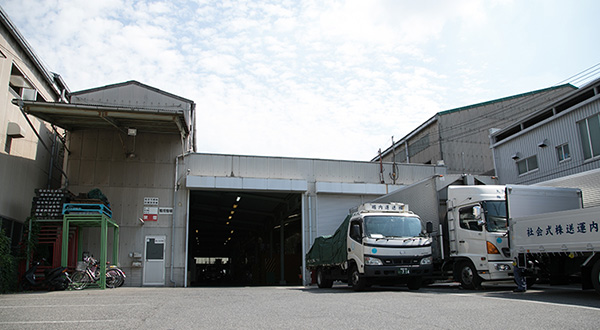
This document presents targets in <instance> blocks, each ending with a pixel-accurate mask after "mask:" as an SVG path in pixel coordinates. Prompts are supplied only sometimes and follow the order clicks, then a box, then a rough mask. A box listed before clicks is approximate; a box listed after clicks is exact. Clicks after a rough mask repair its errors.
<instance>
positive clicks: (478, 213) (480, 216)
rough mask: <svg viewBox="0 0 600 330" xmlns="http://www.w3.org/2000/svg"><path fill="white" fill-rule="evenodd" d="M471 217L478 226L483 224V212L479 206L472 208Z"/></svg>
mask: <svg viewBox="0 0 600 330" xmlns="http://www.w3.org/2000/svg"><path fill="white" fill-rule="evenodd" d="M473 217H474V218H475V219H476V220H477V225H478V226H483V225H484V224H485V219H484V218H483V210H482V209H481V206H479V205H477V206H473Z"/></svg>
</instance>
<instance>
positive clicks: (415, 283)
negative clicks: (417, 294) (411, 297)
mask: <svg viewBox="0 0 600 330" xmlns="http://www.w3.org/2000/svg"><path fill="white" fill-rule="evenodd" d="M422 283H423V280H422V279H421V278H420V277H413V278H409V279H408V282H407V283H406V286H408V289H409V290H419V289H420V288H421V285H422Z"/></svg>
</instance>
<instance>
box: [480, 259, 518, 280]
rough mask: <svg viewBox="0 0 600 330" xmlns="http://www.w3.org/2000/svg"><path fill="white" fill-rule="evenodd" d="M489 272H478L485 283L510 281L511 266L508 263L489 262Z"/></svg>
mask: <svg viewBox="0 0 600 330" xmlns="http://www.w3.org/2000/svg"><path fill="white" fill-rule="evenodd" d="M488 266H489V270H487V271H479V276H480V277H481V278H483V279H484V280H486V281H499V280H500V281H501V280H511V279H512V278H513V277H512V275H513V265H512V264H511V263H510V262H509V261H498V262H494V261H490V262H489V263H488Z"/></svg>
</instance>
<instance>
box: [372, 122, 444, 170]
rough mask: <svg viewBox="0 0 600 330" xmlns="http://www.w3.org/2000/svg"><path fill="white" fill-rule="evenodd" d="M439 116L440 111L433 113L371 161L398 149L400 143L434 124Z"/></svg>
mask: <svg viewBox="0 0 600 330" xmlns="http://www.w3.org/2000/svg"><path fill="white" fill-rule="evenodd" d="M438 116H439V112H438V113H436V114H435V115H433V116H432V117H430V118H429V119H427V120H426V121H425V122H423V123H422V124H421V125H419V126H418V127H417V128H415V129H414V130H412V131H411V132H410V133H408V134H406V135H405V136H403V137H402V138H401V139H400V140H398V141H397V142H395V143H394V144H393V145H391V146H389V147H388V148H387V149H385V150H384V151H382V152H381V156H379V155H377V156H375V157H374V158H373V159H371V161H372V162H374V161H377V160H379V158H380V157H383V156H386V155H387V154H389V153H390V151H391V150H392V149H396V148H397V147H398V146H399V145H400V144H402V143H404V142H405V141H406V140H408V139H410V138H412V137H413V136H415V135H416V134H417V133H419V132H420V131H421V130H423V129H424V128H425V127H427V126H429V125H431V124H433V123H434V122H435V121H437V117H438Z"/></svg>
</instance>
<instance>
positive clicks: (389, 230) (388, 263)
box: [306, 203, 432, 291]
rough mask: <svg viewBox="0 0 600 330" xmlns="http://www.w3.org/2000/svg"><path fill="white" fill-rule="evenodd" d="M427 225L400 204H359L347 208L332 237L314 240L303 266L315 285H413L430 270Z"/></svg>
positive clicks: (361, 287) (359, 287)
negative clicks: (336, 282)
mask: <svg viewBox="0 0 600 330" xmlns="http://www.w3.org/2000/svg"><path fill="white" fill-rule="evenodd" d="M429 233H431V224H425V223H423V221H421V219H420V218H419V216H418V215H416V214H414V213H413V212H410V211H409V210H408V206H407V205H405V204H401V203H365V204H361V205H360V206H358V207H357V208H354V209H351V210H350V214H349V215H348V216H347V217H346V219H345V220H344V221H343V222H342V223H341V225H340V226H339V228H338V229H337V230H336V232H335V233H334V234H333V235H330V236H321V237H317V238H316V239H315V242H314V243H313V246H312V247H311V248H310V250H309V251H308V253H307V254H306V265H307V268H308V269H309V270H311V271H313V273H316V281H317V285H318V286H319V288H331V287H332V285H333V282H334V281H342V282H348V284H349V285H350V286H352V287H353V289H354V290H356V291H360V290H363V289H364V288H365V287H367V286H369V285H371V284H399V283H405V284H407V285H408V288H409V289H411V290H416V289H419V287H420V286H421V283H422V279H423V277H424V276H429V275H430V274H431V270H432V264H431V261H432V258H431V238H430V235H429Z"/></svg>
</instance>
